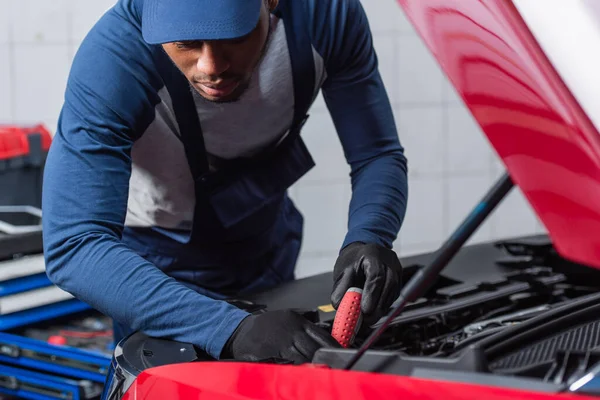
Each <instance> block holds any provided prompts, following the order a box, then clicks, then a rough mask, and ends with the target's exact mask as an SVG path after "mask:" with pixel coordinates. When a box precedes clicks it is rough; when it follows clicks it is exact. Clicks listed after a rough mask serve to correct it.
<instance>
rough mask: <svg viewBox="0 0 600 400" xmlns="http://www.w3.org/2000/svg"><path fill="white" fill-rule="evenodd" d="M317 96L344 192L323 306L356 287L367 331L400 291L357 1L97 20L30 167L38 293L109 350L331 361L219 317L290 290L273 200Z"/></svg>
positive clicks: (294, 332) (196, 7)
mask: <svg viewBox="0 0 600 400" xmlns="http://www.w3.org/2000/svg"><path fill="white" fill-rule="evenodd" d="M320 90H322V91H323V95H324V98H325V100H326V103H327V106H328V110H329V112H330V114H331V116H332V118H333V121H334V123H335V127H336V130H337V132H338V136H339V139H340V142H341V145H342V146H343V150H344V153H345V156H346V159H347V162H348V163H349V165H350V169H351V175H350V176H351V184H352V190H353V194H352V198H351V201H350V204H349V205H348V207H349V225H348V231H347V234H346V235H345V237H344V238H340V253H339V258H338V259H337V261H336V263H335V265H334V266H332V267H333V271H334V283H333V289H332V294H331V300H332V304H333V306H334V307H337V306H338V305H339V302H340V301H341V298H342V296H343V295H344V293H345V292H346V290H347V289H348V288H350V287H351V286H357V285H358V286H360V287H364V296H363V301H362V303H361V306H362V310H363V312H364V314H365V318H367V320H374V319H376V318H379V317H380V316H381V315H383V313H385V312H386V311H387V310H388V309H389V307H390V305H391V304H392V302H393V301H394V299H395V298H396V297H397V295H398V294H399V289H400V285H401V272H402V271H401V269H402V267H401V265H400V262H399V261H398V258H397V256H396V254H395V253H394V251H393V250H392V242H393V241H394V240H395V238H396V237H397V234H398V232H399V230H400V227H401V225H402V221H403V218H404V215H405V209H406V203H407V192H408V188H407V186H408V185H407V162H406V158H405V156H404V150H403V147H402V146H401V144H400V141H399V139H398V134H397V131H396V127H395V122H394V119H393V114H392V109H391V106H390V103H389V100H388V96H387V94H386V90H385V88H384V85H383V83H382V80H381V76H380V73H379V71H378V64H377V57H376V54H375V51H374V48H373V40H372V36H371V32H370V27H369V24H368V21H367V18H366V15H365V12H364V10H363V8H362V6H361V4H360V2H359V1H358V0H328V1H322V0H279V1H277V0H119V1H118V2H117V3H116V4H115V5H114V7H113V8H111V9H110V10H109V11H107V13H105V15H103V17H102V18H101V19H100V20H99V21H98V22H97V23H96V25H95V26H94V27H93V28H92V29H91V31H90V32H89V33H88V35H87V36H86V38H85V40H84V41H83V43H82V44H81V47H80V48H79V50H78V52H77V54H76V56H75V59H74V61H73V64H72V67H71V71H70V75H69V79H68V83H67V88H66V93H65V99H64V104H63V106H62V111H61V114H60V119H59V125H58V129H57V133H56V135H55V137H54V140H53V143H52V146H51V149H50V152H49V155H48V159H47V163H46V167H45V168H46V169H45V176H44V187H43V212H44V218H43V235H44V251H45V257H46V263H47V273H48V276H49V277H50V279H51V280H52V282H54V283H55V284H56V285H57V286H58V287H60V288H62V289H63V290H65V291H67V292H70V293H72V294H73V295H74V296H75V297H77V298H78V299H80V300H82V301H84V302H86V303H87V304H89V305H90V306H92V307H94V308H95V309H97V310H99V311H100V312H102V313H104V314H106V315H108V316H110V317H111V318H113V321H114V324H115V325H114V331H115V340H120V339H121V338H123V337H125V335H128V334H130V333H132V332H135V331H143V332H144V333H145V334H147V335H149V336H153V337H161V338H167V339H171V340H177V341H181V342H187V343H192V344H194V345H195V346H196V347H197V348H199V349H201V350H204V351H206V352H207V353H208V354H209V355H211V356H213V357H214V358H216V359H224V358H228V359H236V360H260V359H269V358H273V357H275V358H282V359H286V360H292V361H294V362H298V363H301V362H307V361H310V360H311V358H312V356H313V354H314V352H315V351H316V350H317V349H318V348H320V347H323V346H336V345H337V343H336V342H335V340H333V338H332V337H331V335H330V334H329V333H328V332H326V331H325V330H322V329H320V328H319V327H317V326H316V325H314V324H312V323H310V322H309V321H307V320H305V319H304V318H302V317H301V316H300V315H298V314H296V313H293V312H291V311H269V312H266V313H262V314H250V313H248V312H247V311H245V310H242V309H240V308H238V307H235V306H234V305H233V304H232V302H231V301H228V300H231V299H232V298H239V297H242V296H244V295H246V294H249V293H252V292H257V291H262V290H266V289H269V288H272V287H274V286H277V285H280V284H282V283H284V282H288V281H290V280H293V279H294V269H295V265H296V261H297V258H298V255H299V251H300V248H301V243H302V235H303V217H302V215H301V213H300V212H299V210H297V209H296V207H295V205H294V204H293V202H292V200H291V199H290V198H289V197H288V194H287V189H288V188H289V187H290V186H291V185H292V184H294V183H295V182H297V181H298V180H299V179H300V178H301V177H302V176H303V175H305V174H306V173H307V172H308V171H309V170H310V169H311V168H312V167H313V166H314V165H315V163H314V161H313V159H312V158H311V156H310V153H309V152H308V150H307V148H306V146H305V144H304V142H303V140H302V138H301V135H300V132H301V128H302V126H303V124H304V122H305V121H306V119H307V117H308V110H309V108H310V106H311V104H312V103H313V101H314V99H315V98H316V96H317V94H318V93H319V91H320ZM340 206H342V205H340ZM322 223H324V224H326V223H327V221H322Z"/></svg>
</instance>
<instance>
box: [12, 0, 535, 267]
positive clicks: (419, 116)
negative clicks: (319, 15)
mask: <svg viewBox="0 0 600 400" xmlns="http://www.w3.org/2000/svg"><path fill="white" fill-rule="evenodd" d="M113 2H114V0H52V1H49V0H0V123H1V122H17V123H21V122H24V123H28V122H32V121H34V122H37V121H40V120H41V121H43V122H45V123H46V124H47V125H48V126H49V127H50V129H51V130H54V129H55V127H56V121H57V119H58V112H59V110H60V107H61V103H62V97H63V92H64V86H65V81H66V78H67V74H68V72H69V66H70V62H71V60H72V58H73V55H74V54H75V51H76V50H77V47H78V45H79V43H80V42H81V40H82V39H83V38H84V36H85V35H86V33H87V32H88V30H89V28H90V27H91V26H92V25H93V23H94V22H95V21H96V20H97V18H98V17H99V16H100V15H101V14H102V13H103V12H104V11H105V10H106V9H107V8H108V7H110V6H111V5H112V3H113ZM362 2H363V5H364V7H365V9H366V11H367V15H368V17H369V21H370V25H371V29H372V31H373V35H374V42H375V47H376V51H377V53H378V56H379V60H380V70H381V73H382V76H383V79H384V82H385V84H386V87H387V91H388V93H389V95H390V99H391V101H392V105H393V107H394V115H395V117H396V122H397V125H398V131H399V135H400V139H401V141H402V143H403V145H404V146H405V147H406V154H407V157H408V159H409V166H410V175H409V186H410V196H409V204H408V211H407V215H406V220H405V223H404V226H403V228H402V231H401V233H400V235H399V238H398V240H397V241H396V243H395V249H396V250H397V251H398V252H399V253H400V254H401V255H409V254H413V253H415V252H421V251H429V250H433V249H435V248H436V247H437V246H439V245H440V244H441V242H442V241H443V240H444V239H445V238H446V237H447V235H448V234H449V233H450V232H451V231H452V230H453V229H454V228H455V227H456V226H457V225H458V224H459V223H460V222H461V221H462V219H463V218H464V217H465V215H466V213H467V212H468V211H469V210H470V209H471V208H472V207H473V206H474V205H475V204H476V202H477V201H478V200H479V198H480V197H481V196H483V194H484V193H485V192H486V191H487V190H488V188H489V187H490V186H491V185H492V183H493V181H494V179H495V178H496V177H498V176H499V174H501V172H502V164H501V163H500V162H499V161H498V159H497V158H496V156H495V154H494V153H493V151H492V150H491V147H490V146H489V145H488V143H487V140H486V139H485V137H484V136H483V135H482V134H481V132H480V130H479V127H478V126H477V125H476V123H475V122H474V120H473V118H472V117H471V115H470V114H469V113H468V111H467V110H466V109H465V108H464V106H463V104H462V100H461V99H460V98H459V97H458V96H457V95H456V93H455V92H454V89H453V88H452V85H450V84H449V83H448V81H447V80H446V79H445V77H444V75H443V73H442V72H441V70H440V68H439V66H438V64H437V63H436V62H435V60H434V58H433V57H432V56H431V54H430V53H429V51H428V50H427V49H426V48H425V47H424V45H423V43H422V42H421V40H420V38H419V37H418V36H417V35H416V34H415V32H414V30H413V28H412V26H411V25H410V24H409V23H408V21H407V19H406V18H405V17H404V14H403V13H402V11H401V9H400V7H399V6H398V5H397V4H396V0H362ZM304 136H305V138H306V142H307V144H308V146H309V148H310V149H311V151H312V153H313V156H314V158H315V160H316V162H317V167H316V168H315V169H314V170H313V171H311V172H310V173H309V174H308V175H307V176H306V177H305V178H304V179H303V180H302V181H301V182H299V183H298V184H297V185H295V186H294V187H293V188H292V190H291V193H292V197H293V198H294V200H295V201H296V203H297V205H298V206H299V208H300V209H301V211H302V212H303V214H304V216H305V220H306V225H305V241H304V246H303V250H302V256H301V259H300V261H299V264H298V269H297V270H298V276H306V275H310V274H314V273H317V272H320V271H325V270H330V269H331V268H332V267H333V264H334V262H335V257H336V254H337V250H338V247H339V245H340V244H341V242H342V240H343V238H344V234H345V232H346V231H345V230H346V224H347V209H348V201H349V199H350V195H351V188H350V184H349V178H348V172H349V167H348V166H347V164H346V163H345V160H344V157H343V152H342V149H341V146H340V144H339V140H338V138H337V136H336V132H335V129H334V127H333V123H332V121H331V119H330V117H329V115H328V113H327V109H326V108H325V105H324V103H323V101H322V99H319V100H318V101H317V103H316V104H315V107H314V109H313V110H312V111H311V118H310V120H309V122H308V123H307V126H306V129H305V133H304ZM541 231H543V228H542V227H541V225H540V224H539V222H538V221H537V219H536V217H535V215H534V214H533V212H532V211H531V209H530V207H529V206H528V204H527V203H526V201H525V200H524V198H523V196H522V195H521V194H520V193H519V192H518V191H513V193H512V194H511V195H510V196H509V198H507V199H506V201H505V202H504V203H502V204H501V206H500V207H499V209H498V210H497V211H496V212H494V214H493V215H492V216H491V218H490V220H489V221H487V222H486V223H485V224H484V226H482V227H481V229H479V230H478V231H477V232H476V234H475V236H474V237H473V239H472V241H471V242H476V241H484V240H490V239H494V238H498V237H504V236H512V235H515V234H527V233H534V232H541Z"/></svg>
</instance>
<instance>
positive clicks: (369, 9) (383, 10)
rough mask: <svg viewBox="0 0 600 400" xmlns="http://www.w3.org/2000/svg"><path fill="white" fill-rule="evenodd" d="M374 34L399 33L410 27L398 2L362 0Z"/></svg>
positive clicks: (394, 0)
mask: <svg viewBox="0 0 600 400" xmlns="http://www.w3.org/2000/svg"><path fill="white" fill-rule="evenodd" d="M361 3H362V5H363V8H364V9H365V12H366V13H367V18H368V19H369V25H370V27H371V31H373V32H387V31H394V32H398V31H399V30H401V29H404V30H407V28H409V27H410V25H408V22H407V21H406V17H405V16H404V13H403V11H402V8H401V7H400V5H399V4H398V2H397V1H396V0H361Z"/></svg>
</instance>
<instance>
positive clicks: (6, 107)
mask: <svg viewBox="0 0 600 400" xmlns="http://www.w3.org/2000/svg"><path fill="white" fill-rule="evenodd" d="M9 56H10V47H9V46H8V45H7V44H0V124H2V123H8V122H10V121H11V120H12V116H13V107H12V83H11V82H12V74H11V59H10V57H9Z"/></svg>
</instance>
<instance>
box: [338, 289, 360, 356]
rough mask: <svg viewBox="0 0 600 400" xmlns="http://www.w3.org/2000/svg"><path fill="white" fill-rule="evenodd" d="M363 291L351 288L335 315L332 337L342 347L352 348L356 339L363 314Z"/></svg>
mask: <svg viewBox="0 0 600 400" xmlns="http://www.w3.org/2000/svg"><path fill="white" fill-rule="evenodd" d="M361 299H362V289H359V288H355V287H353V288H350V289H348V290H347V291H346V294H345V295H344V298H343V299H342V301H341V303H340V306H339V307H338V309H337V311H336V313H335V319H334V320H333V328H332V329H331V336H333V337H334V339H335V340H337V341H338V342H339V343H340V344H341V345H342V347H345V348H347V347H350V345H352V342H353V341H354V337H355V336H356V333H357V332H358V330H359V328H360V323H361V322H362V314H361V312H360V300H361Z"/></svg>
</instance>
